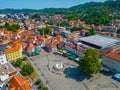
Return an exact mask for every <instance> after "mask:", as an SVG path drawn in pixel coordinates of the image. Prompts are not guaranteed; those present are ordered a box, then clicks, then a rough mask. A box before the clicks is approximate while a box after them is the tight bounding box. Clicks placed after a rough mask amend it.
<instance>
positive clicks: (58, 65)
mask: <svg viewBox="0 0 120 90" xmlns="http://www.w3.org/2000/svg"><path fill="white" fill-rule="evenodd" d="M54 68H55V69H56V70H61V69H63V64H62V62H61V63H57V64H56V65H55V66H54Z"/></svg>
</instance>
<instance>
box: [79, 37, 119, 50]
mask: <svg viewBox="0 0 120 90" xmlns="http://www.w3.org/2000/svg"><path fill="white" fill-rule="evenodd" d="M79 40H80V41H84V42H87V43H90V44H94V45H97V46H100V47H102V48H105V47H107V46H110V45H113V44H115V43H117V42H119V41H120V40H118V39H115V38H112V37H105V36H102V35H93V36H88V37H83V38H80V39H79Z"/></svg>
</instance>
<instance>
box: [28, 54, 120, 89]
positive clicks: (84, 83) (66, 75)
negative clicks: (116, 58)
mask: <svg viewBox="0 0 120 90" xmlns="http://www.w3.org/2000/svg"><path fill="white" fill-rule="evenodd" d="M57 60H59V61H60V62H62V63H63V65H64V69H63V70H61V71H60V72H61V74H57V73H56V72H58V71H56V72H55V71H54V70H53V68H52V67H53V65H54V64H56V62H57ZM30 62H31V64H32V65H33V66H34V68H35V70H36V71H37V73H38V75H39V77H40V79H41V80H42V81H43V82H44V84H46V85H47V86H48V87H49V90H120V83H119V82H117V81H115V80H113V79H111V76H109V75H103V74H99V75H98V76H97V77H94V78H90V79H89V78H86V76H85V75H84V74H83V73H82V72H81V70H80V69H79V68H78V65H77V64H76V63H75V62H74V61H71V60H68V59H67V58H65V57H63V56H60V55H54V54H52V53H51V54H50V53H46V52H45V53H44V52H43V53H41V54H40V55H39V56H35V57H31V59H30Z"/></svg>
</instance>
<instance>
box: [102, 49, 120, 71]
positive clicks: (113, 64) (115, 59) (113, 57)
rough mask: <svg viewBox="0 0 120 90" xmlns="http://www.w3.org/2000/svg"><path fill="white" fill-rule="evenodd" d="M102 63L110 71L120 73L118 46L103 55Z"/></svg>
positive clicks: (119, 51) (119, 50)
mask: <svg viewBox="0 0 120 90" xmlns="http://www.w3.org/2000/svg"><path fill="white" fill-rule="evenodd" d="M102 64H103V66H105V67H106V68H108V69H109V70H110V71H113V72H115V73H120V48H118V49H114V50H112V51H110V52H108V53H107V54H105V55H103V60H102Z"/></svg>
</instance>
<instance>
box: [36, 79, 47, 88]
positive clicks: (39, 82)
mask: <svg viewBox="0 0 120 90" xmlns="http://www.w3.org/2000/svg"><path fill="white" fill-rule="evenodd" d="M36 83H37V85H39V87H40V89H42V90H48V87H46V86H45V85H44V84H43V82H42V81H41V80H40V79H38V80H37V82H36Z"/></svg>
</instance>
